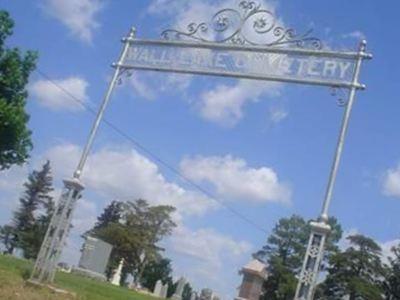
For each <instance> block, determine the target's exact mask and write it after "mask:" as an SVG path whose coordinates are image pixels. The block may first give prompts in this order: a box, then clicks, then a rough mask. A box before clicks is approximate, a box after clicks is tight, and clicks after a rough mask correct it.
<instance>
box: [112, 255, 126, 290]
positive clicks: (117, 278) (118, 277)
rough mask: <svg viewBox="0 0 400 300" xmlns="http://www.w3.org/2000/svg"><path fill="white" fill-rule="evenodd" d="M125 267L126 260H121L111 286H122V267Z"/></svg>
mask: <svg viewBox="0 0 400 300" xmlns="http://www.w3.org/2000/svg"><path fill="white" fill-rule="evenodd" d="M123 266H124V259H121V261H120V262H119V265H118V268H117V270H115V272H114V274H113V276H112V278H111V284H113V285H120V281H121V273H122V267H123Z"/></svg>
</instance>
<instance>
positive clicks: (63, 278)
mask: <svg viewBox="0 0 400 300" xmlns="http://www.w3.org/2000/svg"><path fill="white" fill-rule="evenodd" d="M31 268H32V263H31V262H29V261H26V260H22V259H18V258H15V257H11V256H4V255H0V299H1V300H5V299H18V300H20V299H21V300H53V299H54V300H66V299H79V300H97V299H98V300H111V299H112V300H114V299H115V300H128V299H129V300H155V299H156V298H153V297H150V296H147V295H142V294H139V293H136V292H134V291H131V290H128V289H126V288H121V287H117V286H113V285H111V284H108V283H103V282H97V281H94V280H90V279H87V278H83V277H80V276H77V275H73V274H66V273H61V272H59V273H57V275H56V279H55V286H56V287H59V288H61V289H65V290H68V291H71V292H73V293H75V294H76V297H73V296H71V295H62V294H58V293H57V294H56V293H54V292H52V291H51V290H49V289H47V288H38V287H34V286H31V285H29V284H25V279H26V278H28V277H29V274H30V270H31Z"/></svg>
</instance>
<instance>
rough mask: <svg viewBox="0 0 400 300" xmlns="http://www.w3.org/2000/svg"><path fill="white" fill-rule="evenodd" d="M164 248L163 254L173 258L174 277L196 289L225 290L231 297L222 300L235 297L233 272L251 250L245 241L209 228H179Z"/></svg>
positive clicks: (238, 268)
mask: <svg viewBox="0 0 400 300" xmlns="http://www.w3.org/2000/svg"><path fill="white" fill-rule="evenodd" d="M167 245H168V247H167V252H168V253H167V254H169V255H171V256H172V257H176V260H174V267H175V268H176V270H175V271H176V272H177V274H182V275H184V276H185V277H187V278H188V279H189V280H190V282H191V284H192V285H194V286H195V288H198V289H200V288H204V287H209V288H212V289H213V290H216V291H220V292H221V291H226V292H227V291H229V293H230V294H231V295H229V297H226V299H232V298H233V297H234V296H236V291H232V283H231V282H236V283H237V284H239V280H240V276H238V273H237V271H239V270H240V268H241V267H242V266H243V264H244V263H245V262H246V261H247V260H249V258H250V254H251V251H252V249H253V246H252V245H251V244H250V243H249V242H247V241H244V240H241V241H238V240H235V239H233V238H232V237H230V236H227V235H224V234H221V233H219V232H217V231H215V230H214V229H211V228H200V229H196V230H191V229H189V228H187V227H183V226H182V227H180V228H178V229H177V230H175V232H174V234H173V236H171V237H170V238H169V239H168V241H167ZM227 270H229V271H227ZM221 278H224V280H221Z"/></svg>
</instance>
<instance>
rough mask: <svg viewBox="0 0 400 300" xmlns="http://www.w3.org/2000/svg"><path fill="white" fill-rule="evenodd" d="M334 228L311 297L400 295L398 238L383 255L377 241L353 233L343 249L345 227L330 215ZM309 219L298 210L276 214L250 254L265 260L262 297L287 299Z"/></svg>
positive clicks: (372, 299) (374, 299)
mask: <svg viewBox="0 0 400 300" xmlns="http://www.w3.org/2000/svg"><path fill="white" fill-rule="evenodd" d="M329 224H330V226H331V228H332V232H331V234H330V235H329V237H328V239H327V242H326V251H325V255H324V257H323V261H322V265H321V273H322V276H321V277H323V280H322V281H321V282H319V284H318V286H317V289H316V293H315V297H314V298H315V299H319V300H334V299H345V297H348V299H349V300H362V299H365V300H381V299H382V300H383V299H390V300H394V299H400V244H399V245H397V246H395V247H393V248H392V249H391V255H390V256H389V257H384V256H383V253H382V249H381V247H380V246H379V243H377V242H376V241H374V240H373V239H372V238H370V237H367V236H364V235H361V234H354V235H350V236H347V237H345V239H346V241H347V243H348V244H349V246H348V247H346V248H345V249H341V248H340V247H339V242H340V241H342V242H343V237H342V235H343V230H342V227H341V226H340V224H339V223H338V221H337V220H336V219H335V218H332V217H331V218H330V219H329ZM310 230H311V228H310V225H309V222H307V221H305V220H304V219H303V218H302V217H300V216H298V215H293V216H291V217H289V218H282V219H280V220H279V221H278V222H277V224H276V225H275V227H274V228H273V230H272V233H271V235H270V236H269V237H268V239H267V242H266V244H265V245H264V246H263V247H262V248H261V249H260V250H259V251H257V252H256V253H255V254H254V257H255V258H257V259H259V260H260V261H263V262H264V263H266V264H267V266H268V271H269V276H268V278H267V279H266V281H265V282H264V286H263V295H262V296H261V300H289V299H290V300H291V299H293V297H294V294H295V291H296V286H297V281H298V280H297V278H298V276H299V274H300V271H301V267H302V262H303V258H304V255H305V252H306V248H307V242H308V238H309V234H310Z"/></svg>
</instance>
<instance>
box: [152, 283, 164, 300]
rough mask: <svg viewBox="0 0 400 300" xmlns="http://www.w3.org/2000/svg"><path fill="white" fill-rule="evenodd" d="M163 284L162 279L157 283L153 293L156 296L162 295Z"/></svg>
mask: <svg viewBox="0 0 400 300" xmlns="http://www.w3.org/2000/svg"><path fill="white" fill-rule="evenodd" d="M162 288H163V284H162V281H161V280H157V282H156V285H155V287H154V291H153V294H154V296H156V297H161V292H162Z"/></svg>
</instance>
